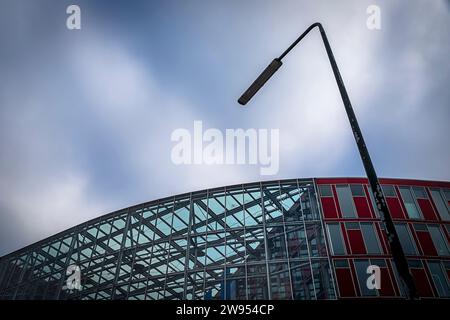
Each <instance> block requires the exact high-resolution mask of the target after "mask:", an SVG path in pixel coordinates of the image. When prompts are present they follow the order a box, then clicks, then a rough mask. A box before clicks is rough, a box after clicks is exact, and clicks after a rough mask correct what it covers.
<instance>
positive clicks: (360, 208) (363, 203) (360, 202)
mask: <svg viewBox="0 0 450 320" xmlns="http://www.w3.org/2000/svg"><path fill="white" fill-rule="evenodd" d="M353 202H354V203H355V207H356V212H357V213H358V217H360V218H371V214H370V209H369V205H368V204H367V200H366V197H353Z"/></svg>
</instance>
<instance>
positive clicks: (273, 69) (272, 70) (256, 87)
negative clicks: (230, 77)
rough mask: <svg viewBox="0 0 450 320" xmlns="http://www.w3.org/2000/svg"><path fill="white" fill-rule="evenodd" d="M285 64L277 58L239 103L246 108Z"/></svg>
mask: <svg viewBox="0 0 450 320" xmlns="http://www.w3.org/2000/svg"><path fill="white" fill-rule="evenodd" d="M282 64H283V63H282V62H281V60H280V59H278V58H276V59H273V61H272V62H271V63H270V64H269V65H268V66H267V68H265V69H264V71H263V72H262V73H261V74H260V75H259V77H258V78H256V80H255V81H254V82H253V83H252V85H251V86H250V87H249V88H248V89H247V90H246V91H245V92H244V93H243V94H242V96H241V97H240V98H239V100H238V102H239V103H240V104H241V105H243V106H245V105H246V104H247V102H249V101H250V99H251V98H252V97H253V96H254V95H255V94H256V92H258V90H259V89H261V88H262V86H263V85H264V84H265V83H266V82H267V80H269V79H270V77H271V76H273V74H274V73H275V72H276V71H277V70H278V69H279V68H280V67H281V65H282Z"/></svg>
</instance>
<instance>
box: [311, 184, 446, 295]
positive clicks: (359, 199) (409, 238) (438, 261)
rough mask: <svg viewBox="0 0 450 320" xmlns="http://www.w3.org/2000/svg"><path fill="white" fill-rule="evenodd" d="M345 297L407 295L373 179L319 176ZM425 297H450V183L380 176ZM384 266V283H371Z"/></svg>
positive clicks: (337, 273) (339, 287)
mask: <svg viewBox="0 0 450 320" xmlns="http://www.w3.org/2000/svg"><path fill="white" fill-rule="evenodd" d="M315 183H316V187H317V189H318V199H319V203H320V206H321V208H322V214H323V221H324V224H325V231H326V238H327V239H328V244H329V248H330V257H331V260H332V265H333V267H334V268H332V269H333V270H334V276H335V281H336V291H337V295H338V297H339V298H343V299H345V298H358V297H364V298H366V297H374V298H379V297H386V298H396V297H401V296H404V294H403V292H402V290H403V289H402V287H401V285H400V282H399V277H398V274H397V271H396V269H395V266H394V263H393V260H392V256H391V253H390V248H389V244H388V241H387V235H386V231H385V229H384V226H383V223H382V221H381V219H380V217H379V213H378V211H377V210H376V209H375V206H374V200H373V197H372V194H371V192H370V187H369V185H368V181H367V179H363V178H318V179H315ZM380 183H381V185H382V189H383V193H384V195H385V197H386V201H387V204H388V207H389V211H390V213H391V216H392V218H393V220H394V223H395V226H396V229H397V233H398V235H399V238H400V242H401V244H402V247H403V249H404V252H405V255H406V257H407V259H408V264H409V268H410V272H411V274H412V275H413V278H414V281H415V283H416V287H417V291H418V294H419V296H420V297H421V298H449V297H450V288H449V283H450V281H449V279H450V253H449V252H450V251H449V248H450V247H449V243H450V214H449V212H450V183H449V182H435V181H419V180H403V179H380ZM369 265H376V266H378V267H379V268H380V271H381V272H380V275H381V279H380V280H381V288H380V289H379V290H370V289H368V287H367V285H366V280H367V278H368V274H367V272H366V271H367V267H368V266H369Z"/></svg>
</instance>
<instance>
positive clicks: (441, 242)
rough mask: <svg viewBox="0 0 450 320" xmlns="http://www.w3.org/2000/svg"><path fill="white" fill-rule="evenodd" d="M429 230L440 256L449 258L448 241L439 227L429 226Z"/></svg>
mask: <svg viewBox="0 0 450 320" xmlns="http://www.w3.org/2000/svg"><path fill="white" fill-rule="evenodd" d="M428 230H429V231H430V235H431V239H433V243H434V246H435V247H436V250H437V252H438V255H440V256H448V255H449V251H448V248H447V241H446V240H445V239H444V236H443V235H442V232H441V228H440V227H439V226H432V225H428Z"/></svg>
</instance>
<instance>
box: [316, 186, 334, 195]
mask: <svg viewBox="0 0 450 320" xmlns="http://www.w3.org/2000/svg"><path fill="white" fill-rule="evenodd" d="M318 188H319V193H320V196H321V197H332V196H333V193H332V192H331V186H330V185H328V184H321V185H319V187H318Z"/></svg>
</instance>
